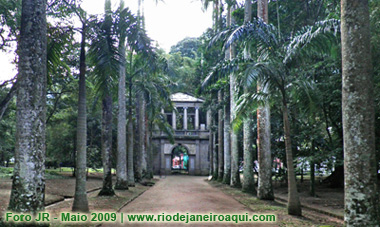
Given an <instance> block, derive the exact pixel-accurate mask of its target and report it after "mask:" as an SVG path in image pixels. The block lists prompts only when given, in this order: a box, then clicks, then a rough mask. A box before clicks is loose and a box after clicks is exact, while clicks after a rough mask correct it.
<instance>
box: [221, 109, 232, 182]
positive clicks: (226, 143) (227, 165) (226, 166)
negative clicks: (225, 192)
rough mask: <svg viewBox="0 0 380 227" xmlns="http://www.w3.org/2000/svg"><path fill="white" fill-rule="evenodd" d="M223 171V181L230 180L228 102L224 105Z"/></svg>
mask: <svg viewBox="0 0 380 227" xmlns="http://www.w3.org/2000/svg"><path fill="white" fill-rule="evenodd" d="M223 129H224V132H223V133H224V173H223V183H224V184H230V182H231V137H230V133H231V126H230V105H229V102H228V103H227V104H226V105H225V106H224V127H223Z"/></svg>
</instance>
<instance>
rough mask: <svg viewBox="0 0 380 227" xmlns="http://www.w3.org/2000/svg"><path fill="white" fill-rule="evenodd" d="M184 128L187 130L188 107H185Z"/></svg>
mask: <svg viewBox="0 0 380 227" xmlns="http://www.w3.org/2000/svg"><path fill="white" fill-rule="evenodd" d="M183 130H187V107H183Z"/></svg>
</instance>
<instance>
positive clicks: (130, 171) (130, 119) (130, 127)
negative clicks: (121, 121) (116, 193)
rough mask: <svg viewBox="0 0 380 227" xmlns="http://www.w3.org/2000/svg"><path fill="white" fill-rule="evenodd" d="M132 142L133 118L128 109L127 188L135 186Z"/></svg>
mask: <svg viewBox="0 0 380 227" xmlns="http://www.w3.org/2000/svg"><path fill="white" fill-rule="evenodd" d="M133 140H134V133H133V116H132V107H130V110H129V116H128V165H127V167H128V186H129V187H134V186H135V174H134V169H133V146H134V144H133Z"/></svg>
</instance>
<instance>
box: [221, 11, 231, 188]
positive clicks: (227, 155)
mask: <svg viewBox="0 0 380 227" xmlns="http://www.w3.org/2000/svg"><path fill="white" fill-rule="evenodd" d="M231 17H232V10H231V5H228V6H227V27H230V26H231ZM224 58H225V59H226V60H229V59H230V51H229V50H226V52H225V57H224ZM224 94H225V95H226V96H227V98H228V101H227V102H226V104H225V105H224V107H223V108H224V116H223V117H224V121H223V122H224V125H223V134H224V140H223V141H224V143H223V145H224V146H223V148H224V173H223V183H224V184H230V182H231V136H230V133H231V125H230V117H231V116H230V115H231V113H230V100H229V95H230V94H229V87H228V89H227V91H225V93H224Z"/></svg>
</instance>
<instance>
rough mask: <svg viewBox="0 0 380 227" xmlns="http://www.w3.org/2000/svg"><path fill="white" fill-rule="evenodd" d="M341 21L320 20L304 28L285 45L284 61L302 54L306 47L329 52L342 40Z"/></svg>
mask: <svg viewBox="0 0 380 227" xmlns="http://www.w3.org/2000/svg"><path fill="white" fill-rule="evenodd" d="M339 34H340V21H339V20H336V19H329V20H325V21H318V22H317V23H315V24H314V26H307V27H304V28H302V29H301V30H300V31H299V32H298V33H297V34H296V36H295V37H294V38H293V39H292V40H291V42H290V43H289V45H287V46H286V47H285V51H286V55H285V58H284V63H287V62H289V61H291V60H292V59H293V58H294V57H295V56H297V55H300V54H302V51H304V50H305V49H306V48H308V49H314V50H317V51H318V52H321V51H323V52H329V51H330V50H331V46H332V45H334V44H335V45H336V44H337V43H339V42H340V38H339Z"/></svg>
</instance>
